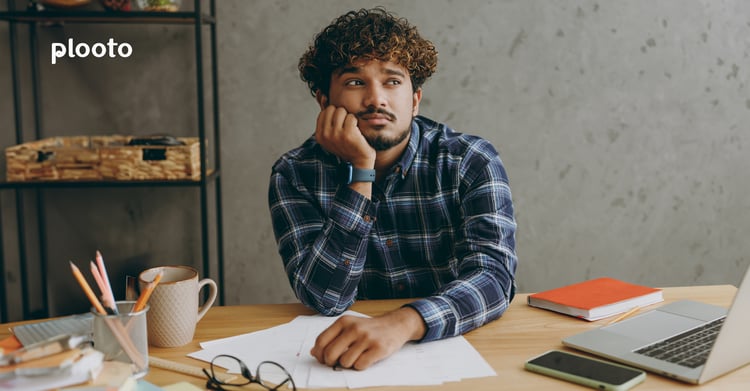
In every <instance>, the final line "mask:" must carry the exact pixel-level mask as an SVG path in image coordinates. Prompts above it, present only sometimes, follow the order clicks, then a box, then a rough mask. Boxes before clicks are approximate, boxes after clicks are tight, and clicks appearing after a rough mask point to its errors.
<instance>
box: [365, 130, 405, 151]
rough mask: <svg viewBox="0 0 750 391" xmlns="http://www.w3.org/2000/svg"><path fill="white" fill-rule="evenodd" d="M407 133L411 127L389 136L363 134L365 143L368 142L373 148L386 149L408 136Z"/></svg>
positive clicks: (377, 149)
mask: <svg viewBox="0 0 750 391" xmlns="http://www.w3.org/2000/svg"><path fill="white" fill-rule="evenodd" d="M409 133H411V127H408V128H406V129H404V130H403V131H402V132H400V133H399V134H397V135H395V136H394V137H390V138H389V137H385V136H381V135H379V134H376V135H373V136H365V140H367V143H368V144H370V146H371V147H372V148H373V149H374V150H376V151H387V150H389V149H391V148H393V147H395V146H396V145H398V144H400V143H401V142H402V141H404V140H405V139H406V138H407V137H409Z"/></svg>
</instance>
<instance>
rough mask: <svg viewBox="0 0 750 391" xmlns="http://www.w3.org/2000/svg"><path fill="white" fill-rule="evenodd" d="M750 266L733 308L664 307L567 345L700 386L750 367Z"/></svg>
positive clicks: (682, 304)
mask: <svg viewBox="0 0 750 391" xmlns="http://www.w3.org/2000/svg"><path fill="white" fill-rule="evenodd" d="M748 324H750V268H748V270H747V271H746V272H745V276H744V277H743V279H742V282H741V283H740V287H739V289H738V290H737V294H736V295H735V297H734V300H733V302H732V305H731V307H730V308H729V310H728V311H727V310H726V309H725V308H723V307H718V306H714V305H710V304H705V303H700V302H696V301H690V300H682V301H677V302H674V303H670V304H665V305H663V306H661V307H659V308H657V309H655V310H652V311H648V312H644V313H643V314H641V315H638V316H635V317H632V318H629V319H625V320H623V321H620V322H617V323H615V324H612V325H607V326H603V327H600V328H597V329H593V330H589V331H586V332H583V333H580V334H576V335H573V336H570V337H567V338H564V339H563V341H562V342H563V345H565V346H569V347H572V348H574V349H578V350H582V351H585V352H588V353H592V354H594V355H597V356H601V357H605V358H608V359H611V360H613V361H617V362H620V363H623V364H626V365H630V366H633V367H637V368H642V369H645V370H647V371H650V372H653V373H656V374H659V375H664V376H667V377H670V378H673V379H677V380H681V381H684V382H688V383H693V384H702V383H705V382H707V381H709V380H712V379H714V378H716V377H718V376H721V375H724V374H726V373H728V372H731V371H733V370H735V369H737V368H739V367H742V366H744V365H747V364H748V363H750V338H748V334H747V325H748Z"/></svg>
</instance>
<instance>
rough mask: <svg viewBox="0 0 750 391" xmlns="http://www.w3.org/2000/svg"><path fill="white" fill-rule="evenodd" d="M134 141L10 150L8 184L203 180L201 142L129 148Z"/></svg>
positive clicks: (73, 141) (106, 139)
mask: <svg viewBox="0 0 750 391" xmlns="http://www.w3.org/2000/svg"><path fill="white" fill-rule="evenodd" d="M133 139H134V136H122V135H111V136H73V137H52V138H46V139H42V140H37V141H32V142H28V143H23V144H19V145H15V146H12V147H9V148H6V149H5V160H6V163H7V181H9V182H22V181H36V180H39V181H54V180H71V181H75V180H123V181H127V180H168V179H171V180H174V179H183V180H185V179H190V180H198V179H200V144H199V142H198V138H197V137H185V138H182V137H179V138H169V139H170V140H171V143H172V144H174V143H179V144H182V145H129V143H130V142H131V140H133ZM147 139H148V138H147ZM141 140H144V139H141V138H136V140H134V141H141Z"/></svg>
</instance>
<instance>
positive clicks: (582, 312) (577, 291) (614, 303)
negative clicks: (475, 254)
mask: <svg viewBox="0 0 750 391" xmlns="http://www.w3.org/2000/svg"><path fill="white" fill-rule="evenodd" d="M661 301H664V297H663V296H662V291H661V289H658V288H651V287H648V286H644V285H638V284H632V283H629V282H625V281H621V280H618V279H616V278H611V277H601V278H595V279H592V280H587V281H582V282H578V283H575V284H571V285H566V286H562V287H559V288H555V289H550V290H547V291H543V292H538V293H534V294H531V295H529V296H528V304H529V305H530V306H532V307H538V308H543V309H546V310H550V311H555V312H559V313H561V314H566V315H571V316H575V317H577V318H581V319H585V320H588V321H594V320H599V319H603V318H607V317H610V316H614V315H617V314H622V313H625V312H627V311H629V310H632V309H633V308H639V307H645V306H647V305H651V304H654V303H658V302H661Z"/></svg>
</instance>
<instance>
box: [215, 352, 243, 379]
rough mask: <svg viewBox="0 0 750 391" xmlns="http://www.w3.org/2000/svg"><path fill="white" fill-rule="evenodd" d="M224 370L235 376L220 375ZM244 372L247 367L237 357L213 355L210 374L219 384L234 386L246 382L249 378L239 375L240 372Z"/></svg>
mask: <svg viewBox="0 0 750 391" xmlns="http://www.w3.org/2000/svg"><path fill="white" fill-rule="evenodd" d="M225 370H226V371H225ZM225 372H231V373H233V374H235V375H236V376H233V377H231V376H230V377H227V376H224V377H222V374H224V373H225ZM246 372H247V368H246V367H245V364H244V363H243V362H242V360H240V359H239V358H237V357H233V356H226V355H220V356H216V357H214V359H213V361H211V374H212V376H214V379H215V380H216V382H217V383H219V384H224V385H234V386H241V385H245V384H248V383H250V379H246V378H245V377H243V376H242V375H240V374H241V373H246ZM217 375H218V376H217ZM219 379H221V380H219Z"/></svg>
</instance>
